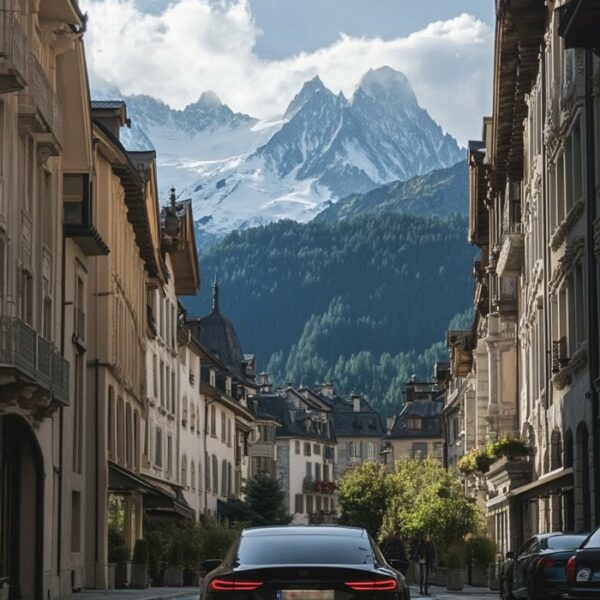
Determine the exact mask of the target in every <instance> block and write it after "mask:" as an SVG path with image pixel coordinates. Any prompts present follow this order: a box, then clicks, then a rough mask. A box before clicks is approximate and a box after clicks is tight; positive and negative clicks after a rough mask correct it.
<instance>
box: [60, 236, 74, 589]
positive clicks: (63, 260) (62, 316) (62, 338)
mask: <svg viewBox="0 0 600 600" xmlns="http://www.w3.org/2000/svg"><path fill="white" fill-rule="evenodd" d="M61 237H62V256H61V263H62V264H61V271H62V273H61V288H62V289H61V303H60V322H61V324H62V327H61V333H60V355H61V356H62V357H63V358H64V356H65V312H66V307H65V283H66V274H65V271H66V266H67V258H66V255H65V254H66V248H67V239H66V237H65V232H64V228H63V229H62V236H61ZM69 373H71V371H70V370H69ZM70 386H71V381H69V387H70ZM63 433H64V408H63V406H61V407H60V409H59V414H58V473H57V474H56V475H57V477H58V518H57V523H56V530H57V533H58V535H57V540H56V555H57V556H56V575H57V576H58V577H59V578H60V572H61V569H62V556H61V555H62V511H63V466H64V465H63V462H64V448H63V437H64V436H63Z"/></svg>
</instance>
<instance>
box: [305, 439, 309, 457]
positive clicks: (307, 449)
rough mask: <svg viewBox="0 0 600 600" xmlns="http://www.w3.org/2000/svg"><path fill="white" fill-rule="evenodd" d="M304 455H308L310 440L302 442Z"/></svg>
mask: <svg viewBox="0 0 600 600" xmlns="http://www.w3.org/2000/svg"><path fill="white" fill-rule="evenodd" d="M304 456H310V442H304Z"/></svg>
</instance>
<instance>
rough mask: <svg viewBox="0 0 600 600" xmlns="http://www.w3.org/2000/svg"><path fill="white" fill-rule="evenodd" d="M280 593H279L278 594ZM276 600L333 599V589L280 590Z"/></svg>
mask: <svg viewBox="0 0 600 600" xmlns="http://www.w3.org/2000/svg"><path fill="white" fill-rule="evenodd" d="M280 594H281V595H280ZM280 594H277V598H278V600H334V595H335V592H334V590H281V592H280Z"/></svg>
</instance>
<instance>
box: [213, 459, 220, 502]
mask: <svg viewBox="0 0 600 600" xmlns="http://www.w3.org/2000/svg"><path fill="white" fill-rule="evenodd" d="M212 470H213V479H212V484H213V488H212V489H213V494H218V493H219V460H218V459H217V457H216V456H215V455H214V454H213V457H212Z"/></svg>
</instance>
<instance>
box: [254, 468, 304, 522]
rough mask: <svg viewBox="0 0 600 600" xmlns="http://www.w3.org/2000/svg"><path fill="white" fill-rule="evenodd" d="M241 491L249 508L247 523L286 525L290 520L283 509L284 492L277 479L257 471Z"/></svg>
mask: <svg viewBox="0 0 600 600" xmlns="http://www.w3.org/2000/svg"><path fill="white" fill-rule="evenodd" d="M243 491H244V494H245V496H246V505H247V507H248V508H249V509H250V515H249V517H250V522H249V525H287V524H288V523H289V522H290V521H291V520H292V516H291V515H289V514H288V513H287V511H286V509H285V494H284V492H283V489H282V488H281V484H280V483H279V481H278V480H277V479H274V478H273V477H271V476H270V475H268V474H266V473H257V474H256V475H255V476H254V477H253V478H252V479H249V480H248V482H247V483H246V486H245V487H244V490H243Z"/></svg>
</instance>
